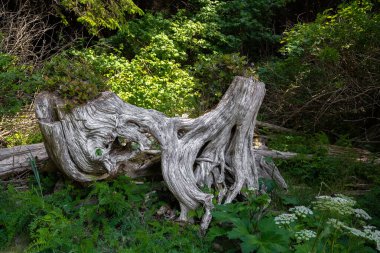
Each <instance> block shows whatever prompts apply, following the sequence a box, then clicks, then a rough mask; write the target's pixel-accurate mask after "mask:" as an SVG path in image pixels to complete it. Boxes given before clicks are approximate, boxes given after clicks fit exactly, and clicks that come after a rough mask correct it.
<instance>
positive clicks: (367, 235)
mask: <svg viewBox="0 0 380 253" xmlns="http://www.w3.org/2000/svg"><path fill="white" fill-rule="evenodd" d="M327 224H330V225H332V226H334V227H335V228H337V229H345V230H346V231H348V232H349V233H350V234H352V235H354V236H357V237H361V238H364V239H367V240H370V241H374V242H375V243H376V247H377V250H378V251H380V231H379V230H376V227H374V226H370V225H368V226H364V227H363V231H362V230H360V229H357V228H352V227H349V226H347V225H346V224H345V223H343V222H341V221H339V220H336V219H329V220H328V221H327Z"/></svg>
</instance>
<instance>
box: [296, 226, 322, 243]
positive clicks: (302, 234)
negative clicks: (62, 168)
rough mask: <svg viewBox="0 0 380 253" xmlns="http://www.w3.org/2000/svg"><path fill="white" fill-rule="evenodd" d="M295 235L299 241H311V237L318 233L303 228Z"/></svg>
mask: <svg viewBox="0 0 380 253" xmlns="http://www.w3.org/2000/svg"><path fill="white" fill-rule="evenodd" d="M295 237H296V240H297V242H298V243H300V242H304V241H309V240H310V239H311V238H315V237H317V234H316V233H315V232H314V231H312V230H308V229H303V230H301V231H298V232H296V233H295Z"/></svg>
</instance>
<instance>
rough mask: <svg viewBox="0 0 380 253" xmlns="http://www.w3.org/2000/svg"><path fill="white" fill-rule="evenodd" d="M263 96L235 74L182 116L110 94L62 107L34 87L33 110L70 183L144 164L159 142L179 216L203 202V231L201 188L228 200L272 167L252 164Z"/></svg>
mask: <svg viewBox="0 0 380 253" xmlns="http://www.w3.org/2000/svg"><path fill="white" fill-rule="evenodd" d="M264 94H265V85H264V84H263V83H260V82H257V81H254V80H252V79H250V78H243V77H236V78H235V79H234V81H233V82H232V84H231V86H230V88H229V89H228V91H227V92H226V94H225V95H224V96H223V98H222V99H221V101H220V103H219V104H218V106H217V107H216V108H215V109H214V110H212V111H210V112H208V113H206V114H204V115H203V116H201V117H198V118H195V119H187V118H179V117H175V118H169V117H167V116H165V115H164V114H162V113H160V112H158V111H155V110H147V109H143V108H139V107H136V106H133V105H130V104H128V103H125V102H123V101H122V100H121V99H120V98H119V97H117V96H116V95H115V94H114V93H111V92H104V93H102V94H101V96H100V97H99V98H97V99H95V100H93V101H91V102H88V103H87V104H85V105H83V106H79V107H77V108H74V109H73V110H72V111H70V112H66V111H65V110H64V102H63V101H62V100H61V99H59V98H58V97H56V96H54V95H53V94H49V93H42V94H40V95H39V96H38V97H37V99H36V115H37V118H38V120H39V124H40V128H41V131H42V134H43V136H44V141H45V147H46V150H47V153H48V154H49V157H50V158H51V159H52V160H53V161H54V162H55V164H56V165H57V167H59V168H60V170H61V171H62V172H64V173H65V174H67V175H68V176H70V177H72V178H73V179H75V180H78V181H93V180H98V179H104V178H107V177H110V176H113V175H116V174H119V173H125V171H134V172H139V171H140V170H144V169H145V168H146V166H145V165H144V164H146V161H147V160H148V161H149V160H151V161H152V162H153V160H155V159H156V155H157V154H156V153H157V152H155V151H154V149H157V146H159V147H160V151H161V169H162V176H163V178H164V180H165V182H166V184H167V186H168V188H169V190H170V191H171V192H172V193H173V194H174V196H175V197H176V198H177V200H178V201H179V203H180V207H181V214H180V217H179V219H180V220H183V221H187V213H188V211H189V210H194V209H196V208H198V207H199V206H203V207H204V209H205V214H204V216H203V218H202V223H201V229H203V230H205V229H206V228H207V227H208V225H209V223H210V220H211V210H212V209H213V202H212V199H213V195H212V194H209V193H205V192H203V191H202V190H201V188H202V186H208V187H214V188H216V189H218V191H219V193H220V194H219V196H218V202H219V203H229V202H231V201H232V200H234V199H235V197H236V196H237V195H238V194H239V192H240V191H241V189H242V188H243V187H246V188H248V189H250V190H258V189H259V181H258V179H259V177H260V176H268V174H269V175H270V174H273V173H278V170H277V171H274V170H273V168H270V167H269V166H266V165H265V164H267V163H263V162H261V163H260V162H259V163H258V164H256V161H257V160H258V161H261V160H262V157H261V156H259V155H257V156H256V155H255V154H254V151H253V148H252V141H253V134H254V128H255V123H256V116H257V113H258V110H259V108H260V105H261V103H262V100H263V98H264ZM139 161H141V162H140V163H139ZM127 174H128V173H127ZM278 176H279V177H281V175H278ZM281 179H282V178H281ZM282 180H283V179H282Z"/></svg>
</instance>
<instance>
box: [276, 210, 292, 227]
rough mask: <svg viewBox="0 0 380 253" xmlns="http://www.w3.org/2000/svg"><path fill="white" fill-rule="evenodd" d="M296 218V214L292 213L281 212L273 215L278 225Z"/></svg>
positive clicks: (288, 222)
mask: <svg viewBox="0 0 380 253" xmlns="http://www.w3.org/2000/svg"><path fill="white" fill-rule="evenodd" d="M296 220H297V216H296V215H295V214H294V213H283V214H280V215H278V216H276V217H274V221H275V223H276V224H277V225H279V226H283V225H286V224H290V223H292V222H294V221H296Z"/></svg>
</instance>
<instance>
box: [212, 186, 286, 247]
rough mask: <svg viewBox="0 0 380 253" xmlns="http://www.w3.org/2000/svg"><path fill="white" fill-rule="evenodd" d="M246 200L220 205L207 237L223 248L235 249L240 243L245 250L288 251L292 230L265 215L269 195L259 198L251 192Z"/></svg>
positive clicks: (214, 212) (215, 211)
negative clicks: (277, 224) (276, 223)
mask: <svg viewBox="0 0 380 253" xmlns="http://www.w3.org/2000/svg"><path fill="white" fill-rule="evenodd" d="M247 196H248V198H247V203H233V204H226V205H220V206H217V207H216V209H215V210H214V211H213V217H214V224H213V226H212V227H211V228H210V231H209V233H208V238H209V240H211V241H214V240H215V243H217V244H220V247H222V248H223V250H224V251H227V250H229V251H231V252H235V251H236V248H237V244H238V243H240V249H241V251H242V252H285V251H287V247H288V244H289V233H288V232H287V231H286V230H284V229H281V228H278V227H276V225H275V222H274V221H273V219H271V218H269V217H264V214H265V211H266V208H267V207H268V205H269V203H270V198H269V196H268V195H261V196H259V197H256V196H255V195H254V194H252V193H249V194H248V195H247Z"/></svg>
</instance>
